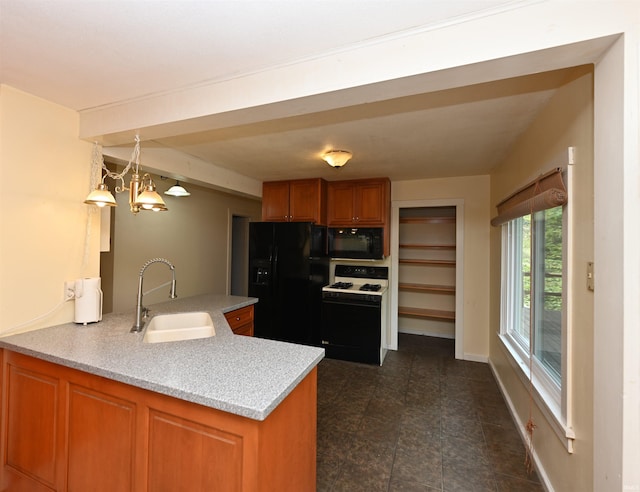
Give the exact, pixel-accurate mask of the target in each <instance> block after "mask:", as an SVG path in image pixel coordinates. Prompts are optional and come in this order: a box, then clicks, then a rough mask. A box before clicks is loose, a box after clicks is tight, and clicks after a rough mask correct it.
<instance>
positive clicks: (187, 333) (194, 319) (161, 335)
mask: <svg viewBox="0 0 640 492" xmlns="http://www.w3.org/2000/svg"><path fill="white" fill-rule="evenodd" d="M215 334H216V331H215V328H214V327H213V320H212V319H211V316H209V313H205V312H193V313H176V314H160V315H158V316H154V317H153V318H151V321H150V322H149V325H148V326H147V330H146V332H145V334H144V339H143V340H144V341H145V342H146V343H158V342H177V341H179V340H193V339H195V338H208V337H212V336H215Z"/></svg>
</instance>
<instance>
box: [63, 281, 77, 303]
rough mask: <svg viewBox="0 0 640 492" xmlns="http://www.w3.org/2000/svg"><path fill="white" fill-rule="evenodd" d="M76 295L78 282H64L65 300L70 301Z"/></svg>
mask: <svg viewBox="0 0 640 492" xmlns="http://www.w3.org/2000/svg"><path fill="white" fill-rule="evenodd" d="M75 297H76V283H75V282H65V283H64V300H65V301H70V300H71V299H74V298H75Z"/></svg>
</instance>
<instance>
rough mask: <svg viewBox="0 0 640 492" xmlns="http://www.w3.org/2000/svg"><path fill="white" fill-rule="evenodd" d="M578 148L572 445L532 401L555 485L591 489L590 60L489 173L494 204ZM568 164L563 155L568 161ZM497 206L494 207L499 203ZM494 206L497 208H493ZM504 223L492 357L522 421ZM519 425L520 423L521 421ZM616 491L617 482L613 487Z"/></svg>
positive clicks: (540, 455) (494, 244) (539, 444)
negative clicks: (503, 271)
mask: <svg viewBox="0 0 640 492" xmlns="http://www.w3.org/2000/svg"><path fill="white" fill-rule="evenodd" d="M568 147H575V148H576V156H577V158H576V159H577V161H576V164H575V165H574V166H573V168H574V169H573V170H574V176H575V181H574V183H573V184H574V186H573V187H572V188H570V196H571V206H572V207H573V211H574V217H575V222H574V224H573V227H572V230H573V237H571V238H570V243H569V244H570V249H571V252H570V258H572V260H571V264H570V267H571V271H572V272H573V275H572V276H570V278H569V281H570V285H569V284H565V285H564V286H563V288H564V289H569V292H570V297H571V303H572V305H571V306H570V317H571V318H572V319H573V328H574V334H573V336H572V337H571V339H570V341H569V344H570V346H569V348H568V349H565V350H569V351H570V352H571V354H572V357H570V358H569V373H570V374H571V375H572V381H570V382H566V381H565V382H566V383H567V384H569V385H570V386H572V387H571V390H570V394H571V396H570V399H569V402H570V407H571V410H570V415H569V421H570V423H571V427H572V430H573V431H574V432H575V433H576V442H575V446H574V448H575V450H574V453H573V454H570V453H569V452H568V450H567V440H566V438H565V439H563V438H559V437H558V436H557V435H556V433H555V431H554V425H553V422H552V421H550V420H549V419H547V417H546V414H545V412H544V409H543V408H542V407H541V406H539V405H536V404H535V402H534V408H533V417H534V421H535V423H536V425H537V428H536V429H535V432H534V442H535V455H536V457H537V464H538V465H539V467H540V472H541V475H542V477H543V478H546V479H548V484H549V485H551V486H552V487H553V488H554V489H555V490H558V491H564V490H575V491H582V490H592V489H593V473H592V462H593V374H592V372H591V371H590V370H588V369H587V370H585V369H586V368H591V367H592V364H593V353H594V345H593V302H594V299H593V292H591V291H589V290H588V289H587V285H586V267H587V262H588V261H593V258H594V249H593V241H594V240H593V208H594V204H593V76H592V73H591V68H590V67H585V69H584V70H579V71H578V72H577V73H576V75H575V76H574V77H573V78H572V79H570V80H568V81H567V83H566V85H565V86H563V87H562V88H561V89H559V90H558V91H557V93H556V94H555V95H554V97H553V98H552V99H551V100H550V101H549V103H548V105H547V106H546V107H545V108H544V109H543V110H542V111H541V112H540V114H539V115H538V116H537V118H536V119H535V121H534V122H533V124H532V125H531V126H530V127H529V129H528V130H527V131H526V133H525V134H524V135H522V137H521V138H520V139H519V141H518V143H517V144H516V145H515V146H514V148H513V149H512V151H511V153H510V154H509V156H508V157H507V159H505V161H504V162H503V163H502V164H501V165H500V166H499V167H498V168H497V169H496V170H495V171H494V172H493V173H492V174H491V203H492V205H493V206H494V207H495V205H496V204H497V203H498V202H500V201H501V200H502V199H503V198H505V197H507V196H508V195H510V194H511V193H512V192H513V191H515V190H516V189H519V188H521V187H522V186H523V185H525V184H526V183H527V182H529V181H531V180H532V179H534V178H535V177H537V176H539V175H540V174H542V173H544V172H546V171H549V170H551V169H552V168H553V167H554V166H557V165H559V164H560V163H562V160H561V159H560V158H559V156H562V155H564V156H566V155H567V148H568ZM564 164H565V165H566V160H565V161H564ZM494 210H495V209H494ZM494 213H495V212H494ZM500 250H501V228H500V227H494V228H492V231H491V322H490V332H491V364H492V366H493V368H494V370H495V372H496V375H497V377H498V379H499V381H500V383H501V386H502V387H503V388H504V390H506V393H507V399H508V402H509V403H510V405H511V409H512V411H513V412H514V413H515V416H516V419H517V421H518V422H519V424H520V425H521V426H522V424H523V423H524V422H526V421H527V420H528V418H529V401H530V400H529V393H528V390H529V387H528V384H526V383H525V382H524V381H523V379H522V369H521V368H520V367H519V366H515V365H514V363H513V362H512V359H511V358H510V356H509V355H508V354H507V352H506V351H505V350H504V348H503V347H502V343H501V342H500V340H499V339H498V337H497V333H498V332H499V330H500ZM521 431H522V428H521ZM612 490H613V489H612Z"/></svg>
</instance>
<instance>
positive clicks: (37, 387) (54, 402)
mask: <svg viewBox="0 0 640 492" xmlns="http://www.w3.org/2000/svg"><path fill="white" fill-rule="evenodd" d="M5 370H6V371H7V372H8V375H7V379H6V380H5V381H6V382H7V385H6V387H5V391H6V401H5V403H4V404H5V411H6V415H5V417H4V425H5V428H4V429H3V431H4V436H5V438H4V439H5V441H4V443H3V448H4V452H3V456H2V461H3V463H2V466H3V468H4V469H3V473H2V476H3V480H2V484H0V485H1V488H2V490H18V491H22V490H24V491H27V490H29V491H40V490H42V491H44V490H48V491H50V490H59V488H60V484H61V483H62V481H63V480H64V477H63V474H64V462H63V460H64V435H63V433H64V432H63V429H64V424H63V422H61V419H58V418H57V416H58V415H59V414H60V413H61V410H62V409H61V407H60V405H61V402H62V401H63V400H64V397H63V396H62V395H61V382H60V380H59V379H58V378H56V377H53V376H49V375H47V374H44V373H43V372H40V371H37V370H34V369H30V368H24V367H20V366H18V365H14V364H11V363H9V364H7V365H6V366H5ZM60 465H62V467H61V466H60Z"/></svg>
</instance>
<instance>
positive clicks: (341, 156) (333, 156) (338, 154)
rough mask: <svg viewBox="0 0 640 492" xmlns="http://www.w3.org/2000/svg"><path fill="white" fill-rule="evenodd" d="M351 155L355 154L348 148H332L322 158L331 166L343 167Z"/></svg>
mask: <svg viewBox="0 0 640 492" xmlns="http://www.w3.org/2000/svg"><path fill="white" fill-rule="evenodd" d="M351 157H353V154H352V153H351V152H349V151H347V150H330V151H329V152H325V153H324V154H323V155H322V158H323V159H324V160H325V161H327V163H328V164H329V165H330V166H331V167H342V166H344V165H345V164H346V163H347V161H348V160H349V159H351Z"/></svg>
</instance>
